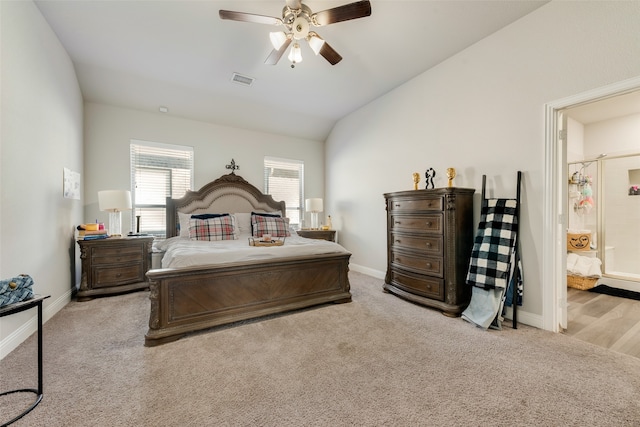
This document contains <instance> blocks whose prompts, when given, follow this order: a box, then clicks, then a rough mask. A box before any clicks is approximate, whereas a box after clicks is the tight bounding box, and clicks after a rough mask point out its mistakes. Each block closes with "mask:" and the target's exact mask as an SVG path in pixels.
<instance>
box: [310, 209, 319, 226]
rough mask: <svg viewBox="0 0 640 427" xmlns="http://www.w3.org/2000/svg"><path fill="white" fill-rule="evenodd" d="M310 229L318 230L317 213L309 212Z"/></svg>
mask: <svg viewBox="0 0 640 427" xmlns="http://www.w3.org/2000/svg"><path fill="white" fill-rule="evenodd" d="M311 229H312V230H317V229H318V212H311Z"/></svg>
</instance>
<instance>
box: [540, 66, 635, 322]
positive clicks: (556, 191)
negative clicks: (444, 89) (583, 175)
mask: <svg viewBox="0 0 640 427" xmlns="http://www.w3.org/2000/svg"><path fill="white" fill-rule="evenodd" d="M635 90H640V77H636V78H632V79H629V80H623V81H621V82H618V83H614V84H611V85H607V86H604V87H601V88H597V89H593V90H590V91H587V92H584V93H581V94H578V95H573V96H570V97H567V98H563V99H559V100H556V101H553V102H550V103H548V104H546V105H545V168H544V170H545V174H544V193H545V195H544V206H543V219H542V222H543V224H542V226H543V230H544V233H543V237H542V247H543V253H542V323H543V329H545V330H548V331H553V332H560V331H561V324H562V319H563V316H566V305H567V303H566V286H567V279H566V264H565V256H566V244H567V243H566V234H565V233H566V227H567V224H566V223H567V216H566V212H565V210H566V209H565V207H566V206H567V200H566V192H565V191H564V188H565V187H566V182H565V180H563V179H562V177H563V175H564V173H565V171H566V164H565V162H566V160H565V159H566V154H567V151H566V150H567V147H566V144H564V143H562V142H561V140H560V138H559V135H558V132H559V129H560V123H559V117H558V114H559V112H560V110H563V109H565V108H569V107H574V106H577V105H580V104H586V103H589V102H593V101H597V100H601V99H605V98H610V97H613V96H616V95H622V94H624V93H627V92H632V91H635ZM563 291H564V293H563ZM563 295H564V296H565V297H563Z"/></svg>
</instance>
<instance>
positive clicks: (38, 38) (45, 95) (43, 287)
mask: <svg viewBox="0 0 640 427" xmlns="http://www.w3.org/2000/svg"><path fill="white" fill-rule="evenodd" d="M0 10H1V19H2V21H1V40H2V53H1V55H2V56H1V61H0V62H1V65H0V66H1V85H0V86H1V87H2V108H1V111H2V112H1V115H0V117H1V124H2V129H1V135H2V138H1V140H2V145H1V146H0V148H1V150H2V156H1V164H2V168H1V170H0V184H1V185H0V196H1V200H2V204H1V207H0V212H1V213H0V277H2V278H9V277H12V276H14V275H17V274H20V273H26V274H30V275H31V276H33V278H34V280H35V286H34V291H35V292H37V293H39V294H43V295H51V298H49V299H47V300H45V302H44V305H43V306H44V317H45V320H46V319H48V318H50V317H51V316H52V315H53V314H55V312H56V311H58V310H59V309H60V308H62V307H63V306H64V305H65V304H66V303H67V302H68V301H69V299H70V295H71V289H72V286H74V285H75V281H76V279H77V276H78V261H79V260H78V259H77V258H76V256H75V252H74V249H75V248H74V247H75V242H74V240H73V237H74V234H73V228H74V226H75V225H76V224H78V222H79V221H80V219H81V218H82V201H80V200H70V199H65V198H63V195H62V194H63V193H62V189H63V187H62V182H63V181H62V180H63V172H62V171H63V168H65V167H66V168H69V169H71V170H73V171H76V172H80V173H81V174H82V173H83V165H82V96H81V93H80V88H79V86H78V82H77V79H76V75H75V71H74V69H73V65H72V63H71V60H70V58H69V56H68V55H67V53H66V52H65V50H64V49H63V48H62V46H61V44H60V43H59V41H58V39H57V38H56V36H55V34H54V33H53V31H51V29H50V27H49V25H48V24H47V23H46V22H45V20H44V18H43V17H42V15H41V14H40V12H39V10H38V9H37V7H36V6H35V5H34V4H33V3H32V2H30V1H29V2H27V1H22V2H7V1H2V2H0ZM35 329H36V310H29V311H27V312H23V313H19V314H16V315H12V316H9V317H5V318H3V319H2V327H1V330H0V358H2V357H4V356H5V355H6V354H8V353H9V352H10V351H11V350H12V349H13V348H15V347H16V346H17V345H18V344H19V343H20V342H22V341H23V340H24V339H25V338H26V337H28V336H29V335H30V334H31V333H32V332H33V331H35Z"/></svg>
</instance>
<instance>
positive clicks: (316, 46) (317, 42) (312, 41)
mask: <svg viewBox="0 0 640 427" xmlns="http://www.w3.org/2000/svg"><path fill="white" fill-rule="evenodd" d="M309 46H310V47H311V49H312V50H313V52H314V53H315V54H316V55H317V54H319V53H320V49H322V46H324V40H322V39H321V38H320V36H318V35H317V34H312V35H310V36H309Z"/></svg>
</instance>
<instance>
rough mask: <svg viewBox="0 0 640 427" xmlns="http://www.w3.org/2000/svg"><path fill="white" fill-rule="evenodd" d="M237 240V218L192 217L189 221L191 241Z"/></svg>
mask: <svg viewBox="0 0 640 427" xmlns="http://www.w3.org/2000/svg"><path fill="white" fill-rule="evenodd" d="M194 216H197V215H194ZM237 238H238V236H237V235H236V227H235V218H234V217H233V216H231V215H228V214H227V215H222V216H215V217H212V218H206V219H201V218H193V217H192V218H191V219H190V220H189V239H191V240H236V239H237Z"/></svg>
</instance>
